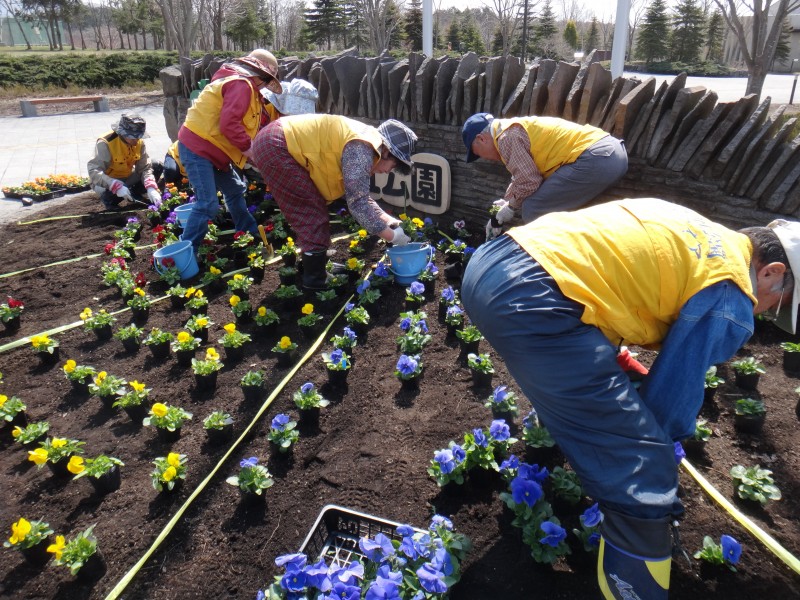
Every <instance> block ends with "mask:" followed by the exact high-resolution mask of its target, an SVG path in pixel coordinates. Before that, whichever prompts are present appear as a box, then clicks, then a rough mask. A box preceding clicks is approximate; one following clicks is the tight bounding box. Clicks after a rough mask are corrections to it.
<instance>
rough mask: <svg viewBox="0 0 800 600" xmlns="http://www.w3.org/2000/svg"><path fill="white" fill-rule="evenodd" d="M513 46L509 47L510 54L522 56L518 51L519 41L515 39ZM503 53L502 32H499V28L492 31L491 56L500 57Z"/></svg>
mask: <svg viewBox="0 0 800 600" xmlns="http://www.w3.org/2000/svg"><path fill="white" fill-rule="evenodd" d="M514 44H515V45H512V47H511V53H512V54H515V55H518V54H522V53H521V52H520V51H519V48H520V40H519V39H515V40H514ZM502 53H503V32H502V31H500V28H499V27H498V28H497V29H495V30H494V35H493V36H492V56H500V55H501V54H502Z"/></svg>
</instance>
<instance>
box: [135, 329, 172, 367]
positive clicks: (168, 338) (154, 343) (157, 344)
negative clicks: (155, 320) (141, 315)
mask: <svg viewBox="0 0 800 600" xmlns="http://www.w3.org/2000/svg"><path fill="white" fill-rule="evenodd" d="M174 341H175V336H174V335H173V334H172V333H171V332H169V331H163V330H161V329H159V328H158V327H153V328H152V329H151V330H150V333H148V334H147V337H146V338H144V340H143V341H142V343H143V344H144V345H145V346H147V347H148V348H150V353H151V354H152V355H153V358H154V359H156V360H159V361H163V360H166V359H167V358H169V348H170V344H171V343H172V342H174Z"/></svg>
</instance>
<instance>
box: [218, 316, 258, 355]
mask: <svg viewBox="0 0 800 600" xmlns="http://www.w3.org/2000/svg"><path fill="white" fill-rule="evenodd" d="M223 329H224V330H225V335H223V336H222V337H221V338H220V340H219V343H220V344H222V347H223V348H225V360H226V361H228V362H230V363H233V362H236V361H239V360H241V359H242V357H243V356H244V346H245V344H248V343H249V342H250V340H251V338H250V334H248V333H242V332H241V331H239V330H238V329H236V325H235V324H234V323H227V324H226V325H225V326H224V327H223Z"/></svg>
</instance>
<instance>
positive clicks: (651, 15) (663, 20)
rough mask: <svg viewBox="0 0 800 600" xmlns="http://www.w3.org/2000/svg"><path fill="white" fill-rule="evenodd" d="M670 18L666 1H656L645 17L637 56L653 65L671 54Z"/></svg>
mask: <svg viewBox="0 0 800 600" xmlns="http://www.w3.org/2000/svg"><path fill="white" fill-rule="evenodd" d="M668 50H669V16H668V15H667V4H666V1H665V0H654V2H653V3H652V4H651V5H650V6H649V7H648V9H647V12H646V13H645V15H644V21H643V22H642V25H641V26H640V27H639V40H638V41H637V42H636V56H637V57H638V58H641V59H644V61H645V62H647V63H651V62H654V61H655V60H656V59H663V58H665V57H666V56H667V55H668V54H669V52H668Z"/></svg>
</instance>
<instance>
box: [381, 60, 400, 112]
mask: <svg viewBox="0 0 800 600" xmlns="http://www.w3.org/2000/svg"><path fill="white" fill-rule="evenodd" d="M396 64H397V61H396V60H394V59H393V58H392V57H391V56H389V57H386V58H385V59H382V60H381V63H380V67H379V70H380V75H381V77H380V97H381V102H380V103H379V104H378V107H379V112H380V114H379V117H378V118H379V119H387V118H389V110H390V108H389V107H390V105H391V98H390V97H389V73H391V72H392V69H394V67H395V65H396Z"/></svg>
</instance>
